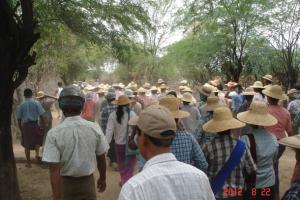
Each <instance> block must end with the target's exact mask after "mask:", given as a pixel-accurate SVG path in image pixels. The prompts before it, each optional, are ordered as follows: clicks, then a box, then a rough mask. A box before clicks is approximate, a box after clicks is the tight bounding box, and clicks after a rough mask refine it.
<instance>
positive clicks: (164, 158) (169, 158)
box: [144, 153, 177, 169]
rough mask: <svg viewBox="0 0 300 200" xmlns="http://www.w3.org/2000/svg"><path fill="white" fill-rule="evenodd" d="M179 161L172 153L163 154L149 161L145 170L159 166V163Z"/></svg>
mask: <svg viewBox="0 0 300 200" xmlns="http://www.w3.org/2000/svg"><path fill="white" fill-rule="evenodd" d="M176 160H177V159H176V158H175V156H174V154H172V153H163V154H159V155H157V156H154V157H153V158H151V159H150V160H148V161H147V162H146V164H145V166H144V169H146V168H148V167H150V166H152V165H155V164H159V163H164V162H170V161H176Z"/></svg>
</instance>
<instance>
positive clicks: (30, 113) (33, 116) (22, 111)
mask: <svg viewBox="0 0 300 200" xmlns="http://www.w3.org/2000/svg"><path fill="white" fill-rule="evenodd" d="M44 113H45V110H44V108H43V107H42V105H41V103H40V102H39V101H36V100H34V99H31V98H30V99H25V101H23V102H22V103H21V105H20V106H19V107H18V110H17V118H18V119H21V120H22V122H23V123H26V122H35V121H38V120H39V117H40V116H41V115H42V114H44Z"/></svg>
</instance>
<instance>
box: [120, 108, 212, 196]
mask: <svg viewBox="0 0 300 200" xmlns="http://www.w3.org/2000/svg"><path fill="white" fill-rule="evenodd" d="M175 130H176V124H175V121H174V119H173V117H172V114H171V112H170V111H169V110H168V109H167V108H164V107H162V106H159V105H153V106H149V107H148V108H146V109H145V110H144V111H143V112H142V113H141V114H140V116H139V119H138V121H137V135H138V136H137V141H138V146H139V150H140V153H141V155H142V156H143V157H144V158H145V159H146V160H147V162H146V164H145V166H144V168H143V171H141V172H140V173H139V174H137V175H135V176H134V177H133V178H131V179H129V181H128V182H127V183H126V184H125V185H124V186H123V187H122V190H121V193H120V196H119V200H152V199H155V200H165V199H168V200H177V199H178V200H182V199H183V200H185V199H186V200H187V199H195V200H196V199H197V200H198V199H199V200H200V199H201V200H213V199H215V197H214V195H213V193H212V190H211V187H210V184H209V181H208V178H207V176H206V175H205V174H204V173H203V172H202V171H201V170H199V169H197V168H195V167H193V166H191V165H188V164H185V163H182V162H179V161H178V160H176V158H175V156H174V155H173V154H172V153H170V145H171V143H172V141H173V139H174V137H175Z"/></svg>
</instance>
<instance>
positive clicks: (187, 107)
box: [180, 92, 201, 133]
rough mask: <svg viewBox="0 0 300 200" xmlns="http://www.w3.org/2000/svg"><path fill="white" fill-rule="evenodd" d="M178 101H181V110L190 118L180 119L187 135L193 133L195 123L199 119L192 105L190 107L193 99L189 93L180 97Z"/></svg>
mask: <svg viewBox="0 0 300 200" xmlns="http://www.w3.org/2000/svg"><path fill="white" fill-rule="evenodd" d="M180 99H181V101H182V106H181V110H183V111H186V112H188V113H190V116H188V117H186V118H183V119H182V123H183V126H184V128H185V130H186V131H188V132H189V133H194V131H195V128H196V125H197V122H198V121H199V120H200V117H201V116H200V112H199V110H198V109H197V108H196V107H195V106H194V105H192V104H193V103H194V100H195V98H194V97H193V95H192V94H191V93H189V92H186V93H184V94H183V95H182V96H181V98H180Z"/></svg>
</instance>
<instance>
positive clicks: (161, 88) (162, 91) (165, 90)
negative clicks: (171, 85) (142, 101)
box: [158, 83, 168, 100]
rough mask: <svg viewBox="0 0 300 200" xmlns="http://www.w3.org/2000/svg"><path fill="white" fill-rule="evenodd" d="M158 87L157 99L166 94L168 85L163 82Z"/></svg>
mask: <svg viewBox="0 0 300 200" xmlns="http://www.w3.org/2000/svg"><path fill="white" fill-rule="evenodd" d="M159 89H160V94H159V95H158V100H159V99H160V98H162V97H165V96H166V95H167V89H168V86H167V85H166V84H164V83H163V84H161V85H160V86H159Z"/></svg>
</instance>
